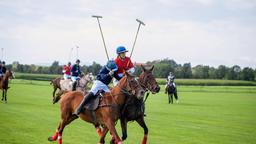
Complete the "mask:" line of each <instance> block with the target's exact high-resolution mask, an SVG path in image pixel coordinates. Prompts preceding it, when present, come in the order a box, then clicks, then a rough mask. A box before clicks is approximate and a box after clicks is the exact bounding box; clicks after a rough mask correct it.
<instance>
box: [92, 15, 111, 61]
mask: <svg viewBox="0 0 256 144" xmlns="http://www.w3.org/2000/svg"><path fill="white" fill-rule="evenodd" d="M92 17H93V18H97V21H98V24H99V28H100V33H101V37H102V40H103V44H104V48H105V52H106V55H107V58H108V60H109V56H108V51H107V47H106V43H105V40H104V36H103V32H102V29H101V26H100V20H99V18H102V16H97V15H92Z"/></svg>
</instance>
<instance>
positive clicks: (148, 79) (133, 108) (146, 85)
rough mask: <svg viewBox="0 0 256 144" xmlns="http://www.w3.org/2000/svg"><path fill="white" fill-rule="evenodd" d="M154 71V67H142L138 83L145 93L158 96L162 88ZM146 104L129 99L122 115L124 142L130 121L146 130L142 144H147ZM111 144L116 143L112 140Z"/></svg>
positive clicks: (132, 98)
mask: <svg viewBox="0 0 256 144" xmlns="http://www.w3.org/2000/svg"><path fill="white" fill-rule="evenodd" d="M153 69H154V66H152V67H151V68H150V69H149V70H147V69H146V68H145V67H144V66H143V65H141V70H142V73H141V74H140V76H139V79H138V81H139V84H140V85H141V86H142V88H143V89H144V90H145V91H150V92H151V93H153V94H156V93H158V92H159V91H160V87H159V85H158V83H157V81H156V79H155V77H154V75H153V73H152V71H153ZM148 94H149V93H148ZM144 104H145V101H143V100H139V99H136V98H134V97H129V99H128V102H127V103H126V105H125V106H124V108H123V110H122V115H121V118H120V123H121V127H122V140H123V141H124V140H125V139H126V138H127V123H128V122H129V121H136V122H137V123H138V124H139V125H140V126H141V127H142V128H143V130H144V137H143V139H142V142H141V144H146V143H147V136H148V128H147V125H146V123H145V120H144V110H145V105H144ZM111 143H114V141H113V140H111Z"/></svg>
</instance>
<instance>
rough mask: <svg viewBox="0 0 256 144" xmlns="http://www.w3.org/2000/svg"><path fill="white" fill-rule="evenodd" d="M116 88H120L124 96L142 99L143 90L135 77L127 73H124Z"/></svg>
mask: <svg viewBox="0 0 256 144" xmlns="http://www.w3.org/2000/svg"><path fill="white" fill-rule="evenodd" d="M117 86H118V87H120V88H121V91H122V92H123V93H125V94H128V95H130V96H135V97H136V98H137V99H143V98H144V94H145V90H144V89H143V88H142V87H141V85H140V84H139V82H138V81H137V80H136V79H135V77H134V76H132V75H130V74H129V73H128V72H125V73H124V76H123V78H122V79H121V80H120V81H119V83H118V85H117Z"/></svg>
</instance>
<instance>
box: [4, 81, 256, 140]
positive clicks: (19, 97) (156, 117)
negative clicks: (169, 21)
mask: <svg viewBox="0 0 256 144" xmlns="http://www.w3.org/2000/svg"><path fill="white" fill-rule="evenodd" d="M178 90H179V96H180V103H179V104H173V105H170V104H167V96H166V95H165V94H164V93H163V87H162V89H161V92H160V93H159V94H156V95H150V97H149V98H148V100H147V103H146V113H147V117H146V118H145V120H146V123H147V125H148V128H149V137H148V138H149V139H148V143H149V144H170V143H173V144H205V143H211V144H216V143H221V144H241V143H244V144H253V143H255V142H256V137H255V136H256V87H228V86H225V87H223V86H215V87H209V86H208V87H206V86H180V87H178ZM51 93H52V88H51V86H50V85H49V82H39V81H24V80H13V81H12V82H11V89H10V90H9V93H8V96H9V97H8V103H7V104H5V103H2V102H0V144H39V143H41V144H50V143H51V142H48V141H47V137H48V136H50V135H52V134H53V133H54V132H55V129H56V126H57V124H58V121H59V117H60V112H59V105H58V104H56V105H52V104H51ZM117 129H118V132H119V134H121V132H120V126H119V123H118V125H117ZM142 136H143V130H142V129H141V128H140V127H139V126H138V124H137V123H136V122H130V123H129V124H128V139H127V141H125V142H124V144H139V143H140V141H141V138H142ZM109 139H110V138H109V136H107V139H106V140H107V143H108V141H109ZM97 142H98V137H97V134H96V132H95V130H94V127H93V126H92V125H91V124H89V123H86V122H84V121H82V120H80V119H78V120H76V121H74V122H73V123H72V124H70V125H68V126H67V127H66V129H65V131H64V134H63V143H64V144H95V143H97ZM54 143H56V142H54Z"/></svg>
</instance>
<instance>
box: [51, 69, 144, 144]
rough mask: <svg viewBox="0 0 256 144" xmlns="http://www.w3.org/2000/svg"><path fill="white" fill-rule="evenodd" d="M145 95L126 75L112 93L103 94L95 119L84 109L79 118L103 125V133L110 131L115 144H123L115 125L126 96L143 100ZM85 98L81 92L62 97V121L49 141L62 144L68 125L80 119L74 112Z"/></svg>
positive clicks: (102, 140) (101, 140)
mask: <svg viewBox="0 0 256 144" xmlns="http://www.w3.org/2000/svg"><path fill="white" fill-rule="evenodd" d="M144 93H145V91H144V90H143V88H142V87H141V86H140V85H139V82H138V81H137V80H135V79H134V77H132V76H131V75H129V74H128V73H125V76H124V77H123V78H122V79H121V80H120V82H119V84H118V85H117V86H115V87H114V88H113V89H111V92H109V93H104V94H103V96H102V97H101V100H100V102H99V107H98V108H97V109H96V110H95V111H94V112H95V113H94V117H93V116H92V112H91V111H90V110H87V109H84V111H83V112H82V113H81V114H80V115H79V117H80V118H81V119H82V120H84V121H87V122H89V123H92V124H94V125H101V126H102V127H104V131H105V132H104V131H103V133H105V134H106V131H107V130H110V132H111V134H112V135H113V136H114V139H115V142H116V143H118V144H122V141H121V139H120V137H119V136H118V134H117V131H116V129H115V123H116V121H117V120H118V119H119V118H120V111H121V108H122V107H123V105H124V104H125V103H126V96H127V95H129V96H134V97H136V98H138V99H143V97H144ZM83 97H84V95H83V94H82V93H81V92H79V91H71V92H68V93H65V94H64V95H63V96H62V98H61V101H60V109H61V121H60V123H59V126H58V129H57V132H56V133H55V135H53V136H51V137H49V138H48V140H49V141H55V140H57V139H58V144H62V137H61V135H62V132H63V130H64V128H65V126H66V125H68V124H69V123H70V122H72V121H73V120H75V119H77V118H78V116H77V115H75V114H74V112H75V111H76V108H77V107H78V106H79V104H80V102H81V101H82V99H83ZM104 137H105V135H101V138H100V142H99V143H100V144H103V143H105V141H104Z"/></svg>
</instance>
